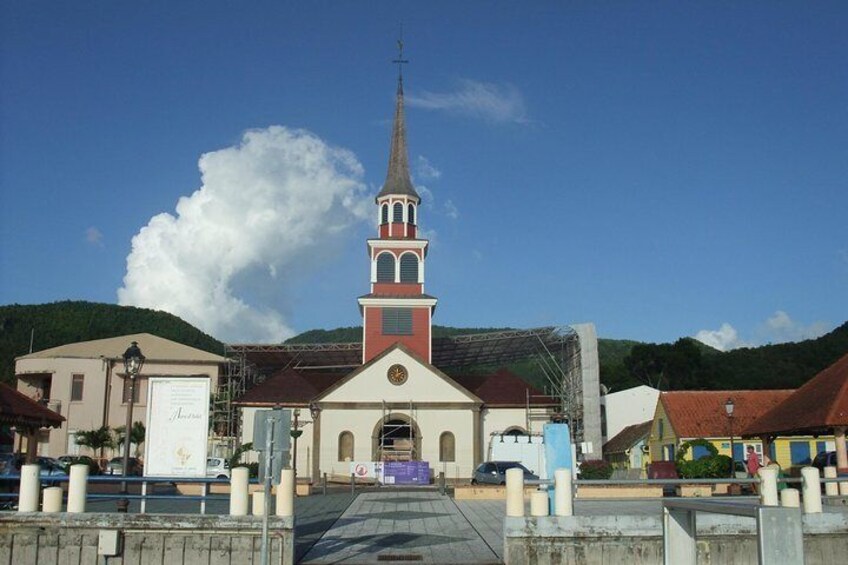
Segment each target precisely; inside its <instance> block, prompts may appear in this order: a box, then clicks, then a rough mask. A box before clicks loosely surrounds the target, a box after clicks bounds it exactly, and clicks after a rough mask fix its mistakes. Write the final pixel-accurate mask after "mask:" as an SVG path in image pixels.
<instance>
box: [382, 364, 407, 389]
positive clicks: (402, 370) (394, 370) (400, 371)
mask: <svg viewBox="0 0 848 565" xmlns="http://www.w3.org/2000/svg"><path fill="white" fill-rule="evenodd" d="M386 376H387V377H389V382H390V383H392V384H393V385H402V384H403V383H405V382H406V379H407V378H408V377H409V372H408V371H407V370H406V367H404V366H403V365H398V364H396V365H392V366H391V367H389V371H388V373H387V374H386Z"/></svg>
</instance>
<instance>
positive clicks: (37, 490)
mask: <svg viewBox="0 0 848 565" xmlns="http://www.w3.org/2000/svg"><path fill="white" fill-rule="evenodd" d="M40 473H41V469H40V468H39V466H38V465H22V466H21V490H20V496H19V498H18V512H38V499H39V496H40V495H41V477H40V476H39V475H40Z"/></svg>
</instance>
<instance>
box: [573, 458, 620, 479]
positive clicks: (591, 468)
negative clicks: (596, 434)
mask: <svg viewBox="0 0 848 565" xmlns="http://www.w3.org/2000/svg"><path fill="white" fill-rule="evenodd" d="M610 475H612V465H610V464H609V463H607V462H606V461H601V460H593V461H583V462H582V463H580V473H579V474H578V476H577V478H579V479H587V480H607V479H609V478H610Z"/></svg>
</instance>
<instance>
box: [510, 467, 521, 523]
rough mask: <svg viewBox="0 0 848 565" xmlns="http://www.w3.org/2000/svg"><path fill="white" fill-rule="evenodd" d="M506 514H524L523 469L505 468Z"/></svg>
mask: <svg viewBox="0 0 848 565" xmlns="http://www.w3.org/2000/svg"><path fill="white" fill-rule="evenodd" d="M506 515H507V516H519V517H520V516H524V470H523V469H516V468H512V469H507V470H506Z"/></svg>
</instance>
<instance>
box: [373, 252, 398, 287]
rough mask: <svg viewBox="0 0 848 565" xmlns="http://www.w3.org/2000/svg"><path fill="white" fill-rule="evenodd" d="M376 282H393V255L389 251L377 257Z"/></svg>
mask: <svg viewBox="0 0 848 565" xmlns="http://www.w3.org/2000/svg"><path fill="white" fill-rule="evenodd" d="M377 282H395V256H394V255H392V254H391V253H381V254H380V255H379V256H378V257H377Z"/></svg>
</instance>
